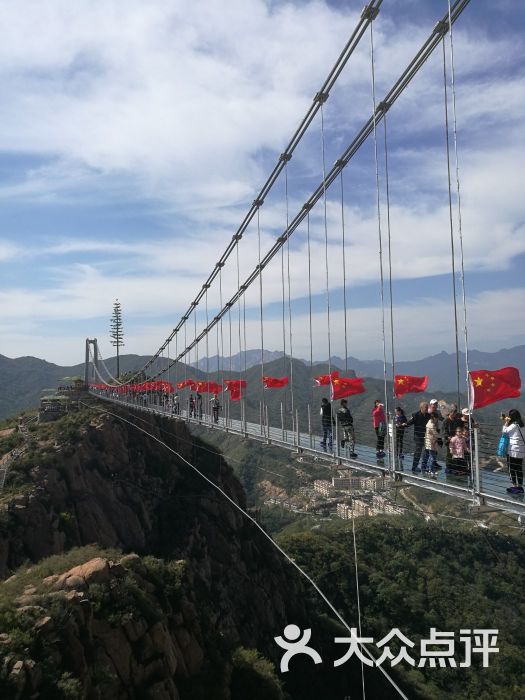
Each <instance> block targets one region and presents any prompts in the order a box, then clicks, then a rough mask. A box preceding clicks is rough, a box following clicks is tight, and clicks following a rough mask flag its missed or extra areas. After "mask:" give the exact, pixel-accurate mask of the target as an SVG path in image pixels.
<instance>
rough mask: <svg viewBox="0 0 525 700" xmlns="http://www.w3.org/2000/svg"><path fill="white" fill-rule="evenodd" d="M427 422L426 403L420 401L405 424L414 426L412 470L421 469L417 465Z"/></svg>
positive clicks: (417, 470)
mask: <svg viewBox="0 0 525 700" xmlns="http://www.w3.org/2000/svg"><path fill="white" fill-rule="evenodd" d="M427 423H428V403H427V402H426V401H422V402H421V403H420V404H419V411H416V412H415V413H413V414H412V418H410V419H409V420H408V421H407V426H409V425H413V426H414V459H413V461H412V471H413V472H419V471H421V470H420V469H419V467H418V464H419V460H420V458H421V453H422V452H423V446H424V444H425V435H426V432H427Z"/></svg>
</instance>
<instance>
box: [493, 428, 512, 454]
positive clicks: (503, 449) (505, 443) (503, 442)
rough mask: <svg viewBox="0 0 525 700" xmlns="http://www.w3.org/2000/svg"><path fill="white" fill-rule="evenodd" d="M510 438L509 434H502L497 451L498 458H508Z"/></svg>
mask: <svg viewBox="0 0 525 700" xmlns="http://www.w3.org/2000/svg"><path fill="white" fill-rule="evenodd" d="M509 443H510V438H509V436H508V434H507V433H502V435H501V437H500V439H499V442H498V449H497V450H496V455H497V456H498V457H506V456H507V452H508V450H509Z"/></svg>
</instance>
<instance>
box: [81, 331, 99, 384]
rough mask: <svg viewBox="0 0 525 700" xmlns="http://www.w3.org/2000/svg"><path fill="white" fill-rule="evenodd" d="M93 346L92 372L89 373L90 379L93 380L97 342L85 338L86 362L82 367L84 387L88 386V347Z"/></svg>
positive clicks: (93, 339) (96, 357)
mask: <svg viewBox="0 0 525 700" xmlns="http://www.w3.org/2000/svg"><path fill="white" fill-rule="evenodd" d="M90 345H92V346H93V371H92V373H91V378H92V379H94V378H95V370H98V342H97V339H96V338H86V360H85V366H84V384H85V385H86V387H87V386H88V384H89V379H90V377H89V362H90V359H89V346H90Z"/></svg>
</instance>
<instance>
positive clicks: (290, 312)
mask: <svg viewBox="0 0 525 700" xmlns="http://www.w3.org/2000/svg"><path fill="white" fill-rule="evenodd" d="M284 181H285V194H286V230H287V231H288V226H289V223H290V212H289V202H288V163H285V166H284ZM286 265H287V274H288V325H289V328H288V331H289V345H290V396H291V411H292V425H293V424H294V420H295V410H294V395H293V334H292V300H291V278H290V236H288V237H287V239H286ZM294 434H295V431H294Z"/></svg>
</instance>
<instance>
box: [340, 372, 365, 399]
mask: <svg viewBox="0 0 525 700" xmlns="http://www.w3.org/2000/svg"><path fill="white" fill-rule="evenodd" d="M363 381H364V380H363V378H362V377H334V378H333V379H332V401H336V400H337V399H343V398H344V397H345V396H353V395H354V394H362V393H363V392H364V391H366V388H365V385H364V384H363Z"/></svg>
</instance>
